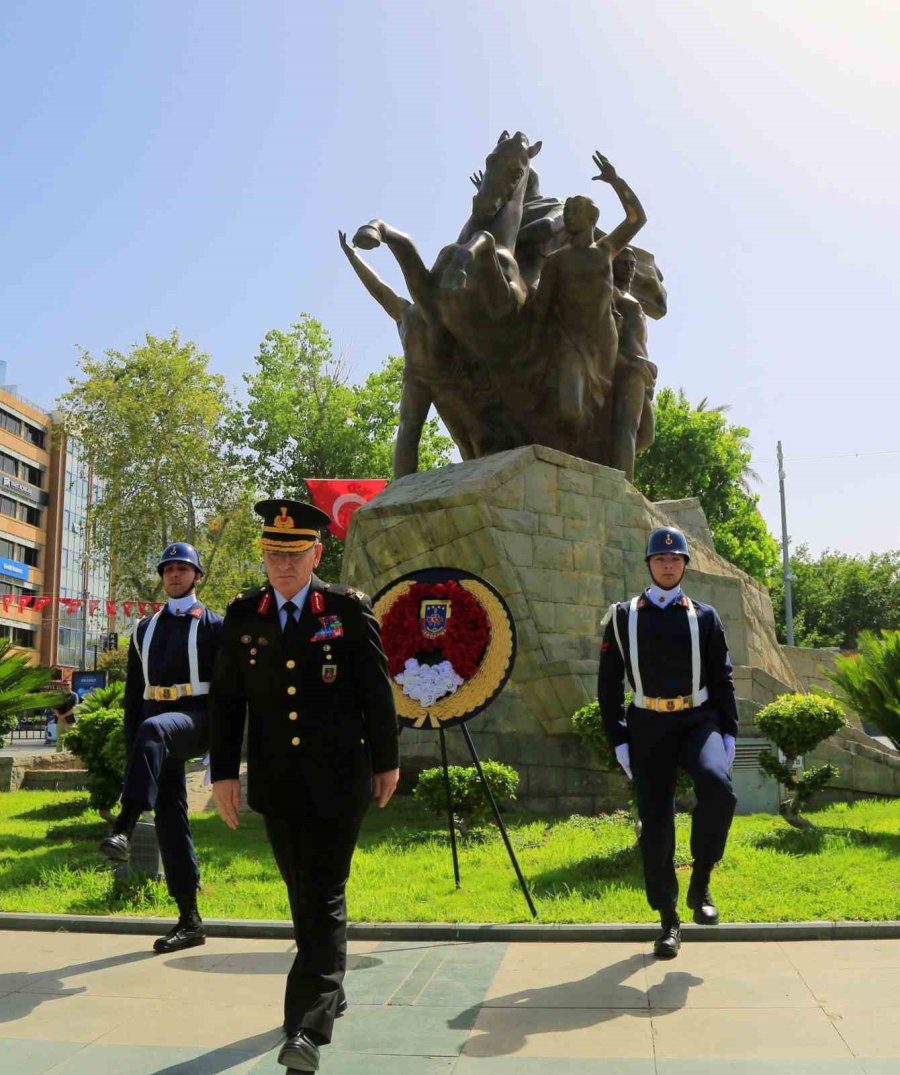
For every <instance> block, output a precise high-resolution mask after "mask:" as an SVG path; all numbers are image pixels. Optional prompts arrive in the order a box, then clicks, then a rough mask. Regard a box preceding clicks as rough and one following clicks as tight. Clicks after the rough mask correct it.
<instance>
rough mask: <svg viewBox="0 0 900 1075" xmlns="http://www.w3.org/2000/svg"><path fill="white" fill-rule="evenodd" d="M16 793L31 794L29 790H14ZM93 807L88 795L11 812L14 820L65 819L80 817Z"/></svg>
mask: <svg viewBox="0 0 900 1075" xmlns="http://www.w3.org/2000/svg"><path fill="white" fill-rule="evenodd" d="M12 794H14V795H20V794H24V795H27V794H29V793H28V792H13V793H12ZM23 805H24V804H23ZM90 809H92V807H91V804H90V803H89V802H88V800H87V797H86V796H82V797H80V798H78V799H66V800H64V801H63V802H58V803H45V804H44V805H43V806H36V807H34V809H32V810H20V811H17V812H16V813H12V814H10V815H9V816H10V818H11V819H12V820H14V821H64V820H68V819H69V818H73V817H80V816H81V815H82V814H84V813H86V812H87V811H88V810H90Z"/></svg>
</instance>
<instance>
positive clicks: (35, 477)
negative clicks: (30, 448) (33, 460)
mask: <svg viewBox="0 0 900 1075" xmlns="http://www.w3.org/2000/svg"><path fill="white" fill-rule="evenodd" d="M21 476H22V478H23V480H24V481H27V482H31V484H32V485H36V486H37V487H38V489H40V488H41V487H42V486H43V484H44V472H43V471H42V470H41V468H40V467H33V466H30V465H29V464H28V463H23V464H22V474H21Z"/></svg>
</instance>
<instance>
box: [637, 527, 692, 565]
mask: <svg viewBox="0 0 900 1075" xmlns="http://www.w3.org/2000/svg"><path fill="white" fill-rule="evenodd" d="M665 552H674V553H675V554H676V555H677V556H683V557H684V558H685V560H690V558H691V552H690V549H689V548H688V543H687V538H686V537H685V536H684V534H683V533H682V532H681V531H680V530H676V529H675V527H674V526H660V527H658V528H657V529H656V530H654V531H653V533H652V534H651V535H650V537H649V538H648V539H647V559H649V558H650V557H651V556H659V555H660V554H661V553H665Z"/></svg>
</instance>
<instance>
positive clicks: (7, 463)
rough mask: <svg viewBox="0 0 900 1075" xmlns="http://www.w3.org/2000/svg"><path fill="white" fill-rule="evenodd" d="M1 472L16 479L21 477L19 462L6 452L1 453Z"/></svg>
mask: <svg viewBox="0 0 900 1075" xmlns="http://www.w3.org/2000/svg"><path fill="white" fill-rule="evenodd" d="M0 470H2V471H3V472H4V473H5V474H12V476H13V477H14V478H17V477H18V476H19V473H18V472H19V464H18V462H17V460H15V459H13V457H12V456H11V455H7V454H6V452H0Z"/></svg>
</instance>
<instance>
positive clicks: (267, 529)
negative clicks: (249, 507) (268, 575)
mask: <svg viewBox="0 0 900 1075" xmlns="http://www.w3.org/2000/svg"><path fill="white" fill-rule="evenodd" d="M253 510H254V511H255V512H256V514H257V515H261V516H262V520H263V532H262V537H261V538H260V541H259V544H260V547H261V548H262V550H263V552H305V551H306V550H307V549H311V548H312V547H313V545H315V543H316V542H317V541H318V540H319V537H320V534H321V531H322V530H324V529H325V528H326V527H327V526H328V524H329V523H330V522H331V518H330V517H329V516H328V515H326V514H325V512H324V511H320V510H319V509H318V508H317V507H315V506H314V505H312V504H303V503H301V502H300V501H299V500H278V499H272V500H260V502H259V503H258V504H254V505H253Z"/></svg>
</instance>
